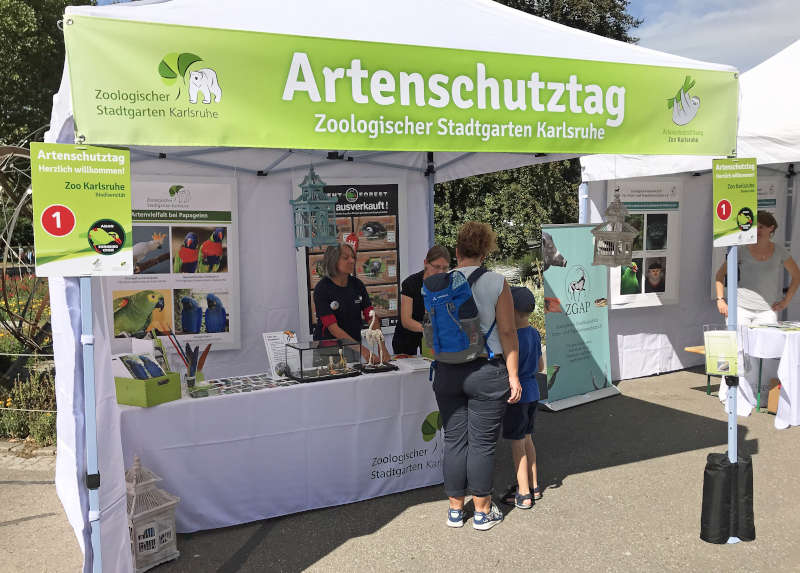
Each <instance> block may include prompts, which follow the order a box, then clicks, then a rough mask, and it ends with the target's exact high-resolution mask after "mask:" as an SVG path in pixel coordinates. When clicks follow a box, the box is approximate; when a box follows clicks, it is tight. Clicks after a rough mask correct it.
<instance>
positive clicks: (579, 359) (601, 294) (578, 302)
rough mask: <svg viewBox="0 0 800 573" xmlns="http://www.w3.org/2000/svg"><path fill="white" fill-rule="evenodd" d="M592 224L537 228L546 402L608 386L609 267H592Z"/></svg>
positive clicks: (609, 378) (609, 369) (609, 373)
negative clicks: (542, 281) (541, 273)
mask: <svg viewBox="0 0 800 573" xmlns="http://www.w3.org/2000/svg"><path fill="white" fill-rule="evenodd" d="M592 228H593V225H542V254H543V257H542V259H543V261H542V262H543V263H544V268H545V271H544V273H543V278H544V297H545V298H544V312H545V315H544V316H545V327H546V329H547V387H548V396H547V402H553V401H557V400H561V399H563V398H569V397H570V396H576V395H579V394H587V393H589V392H592V391H594V390H600V389H602V388H606V387H608V386H610V385H611V363H610V351H609V342H608V268H607V267H604V266H594V265H592V259H593V257H594V246H593V245H594V241H593V237H592Z"/></svg>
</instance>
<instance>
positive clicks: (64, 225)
mask: <svg viewBox="0 0 800 573" xmlns="http://www.w3.org/2000/svg"><path fill="white" fill-rule="evenodd" d="M41 221H42V228H43V229H44V230H45V231H46V232H47V233H48V234H50V235H53V236H54V237H65V236H67V235H69V234H70V233H71V232H72V230H73V229H74V228H75V213H73V212H72V211H71V210H70V208H69V207H66V206H64V205H50V206H49V207H47V208H46V209H45V210H44V211H43V212H42V219H41Z"/></svg>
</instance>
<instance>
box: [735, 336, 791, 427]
mask: <svg viewBox="0 0 800 573" xmlns="http://www.w3.org/2000/svg"><path fill="white" fill-rule="evenodd" d="M739 348H740V351H742V353H743V354H744V355H745V360H744V362H745V365H747V366H748V367H747V368H745V369H744V376H743V377H740V381H739V390H738V392H737V413H738V414H739V415H740V416H747V415H749V414H750V412H751V411H752V409H753V408H754V407H755V406H756V395H757V384H758V370H759V359H760V358H762V359H775V358H777V359H778V365H777V376H778V378H779V379H780V381H781V392H780V398H779V400H778V411H777V414H776V416H775V427H776V428H778V429H779V430H782V429H784V428H788V427H789V426H798V425H800V332H798V331H785V330H780V329H778V328H770V327H752V328H743V329H741V331H740V337H739ZM748 357H749V360H748V359H747V358H748ZM739 362H740V366H742V360H741V359H740V361H739ZM775 374H776V372H775V365H774V361H771V360H764V361H763V368H762V375H761V403H762V405H763V404H764V403H765V401H766V394H767V391H768V390H769V379H770V378H772V377H774V375H775ZM727 388H728V387H727V385H726V384H725V379H724V378H723V381H722V383H721V384H720V392H719V396H720V400H724V399H725V396H726V394H727Z"/></svg>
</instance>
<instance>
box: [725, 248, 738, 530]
mask: <svg viewBox="0 0 800 573" xmlns="http://www.w3.org/2000/svg"><path fill="white" fill-rule="evenodd" d="M738 255H739V252H738V251H737V250H736V247H728V300H730V301H733V304H731V305H730V306H728V330H737V328H736V323H737V320H738V318H737V312H736V311H737V309H736V297H737V294H736V292H737V287H738V283H739V275H738V274H737V272H738V266H737V262H738V261H737V259H738ZM737 374H741V372H737ZM736 382H737V383H736V384H735V385H732V386H728V460H729V461H730V462H731V463H732V464H736V463H738V461H739V436H738V435H737V433H738V420H737V419H736V416H737V415H738V413H737V404H736V398H737V396H736V394H737V393H738V392H739V384H738V379H737V381H736ZM739 541H741V539H739V538H738V537H736V536H733V537H729V538H728V543H739Z"/></svg>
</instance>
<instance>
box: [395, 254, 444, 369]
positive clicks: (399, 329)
mask: <svg viewBox="0 0 800 573" xmlns="http://www.w3.org/2000/svg"><path fill="white" fill-rule="evenodd" d="M448 270H450V252H449V251H448V250H447V249H446V248H444V247H442V246H441V245H434V246H433V247H431V249H430V250H429V251H428V254H427V255H425V260H424V261H423V269H422V270H421V271H419V272H418V273H414V274H413V275H410V276H408V277H406V280H404V281H403V284H402V285H401V287H400V320H399V321H398V323H397V326H396V327H395V331H394V336H393V337H392V350H394V353H395V354H410V355H415V354H416V353H417V350H419V349H420V348H421V347H422V318H423V317H424V316H425V304H424V303H423V301H422V281H423V280H425V279H426V278H428V277H429V276H431V275H435V274H437V273H446V272H447V271H448Z"/></svg>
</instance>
